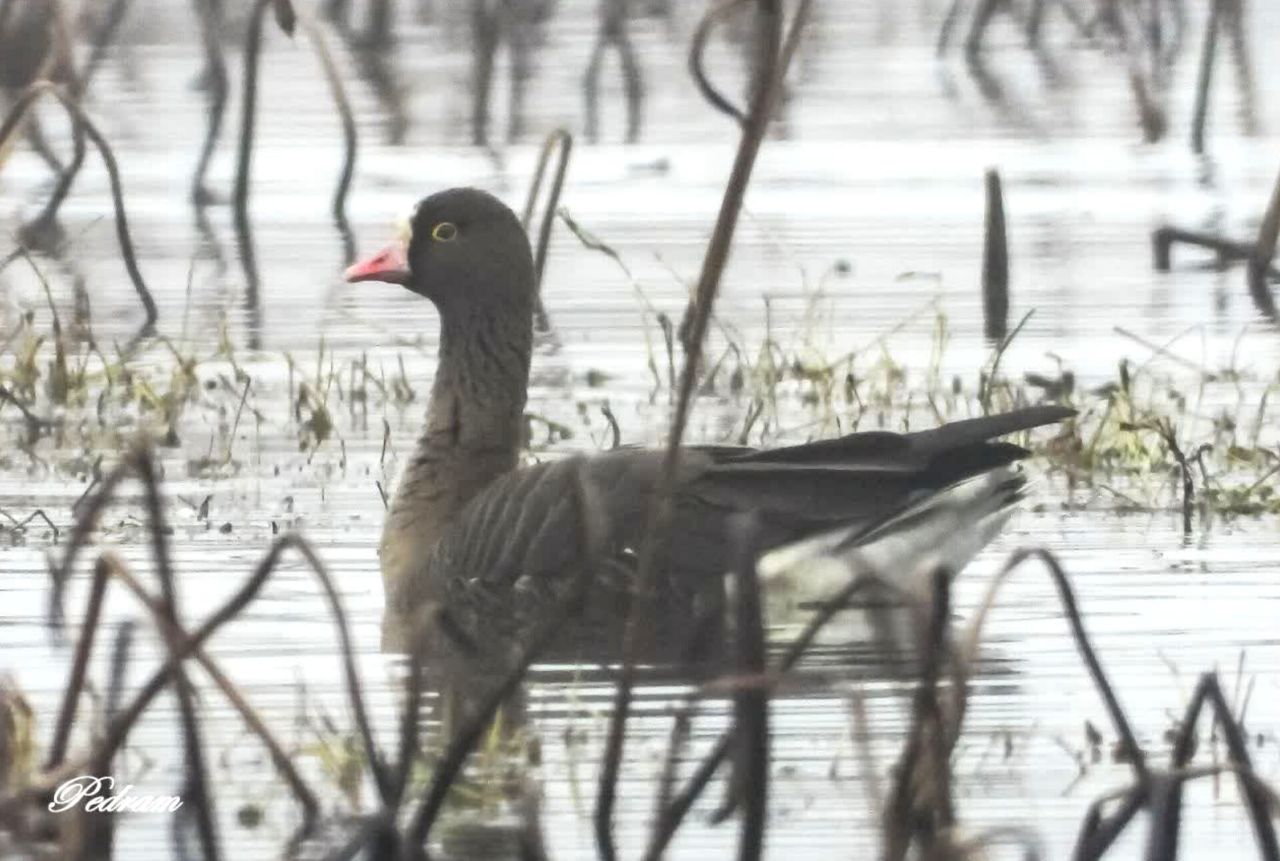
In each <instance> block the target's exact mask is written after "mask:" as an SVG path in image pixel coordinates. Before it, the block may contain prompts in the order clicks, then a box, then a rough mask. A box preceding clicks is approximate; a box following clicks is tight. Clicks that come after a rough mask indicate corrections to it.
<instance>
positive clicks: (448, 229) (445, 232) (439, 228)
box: [431, 221, 458, 242]
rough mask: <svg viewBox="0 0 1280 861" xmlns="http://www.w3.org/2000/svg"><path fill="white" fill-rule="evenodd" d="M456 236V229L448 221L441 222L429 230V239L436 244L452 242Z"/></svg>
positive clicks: (455, 226)
mask: <svg viewBox="0 0 1280 861" xmlns="http://www.w3.org/2000/svg"><path fill="white" fill-rule="evenodd" d="M457 236H458V227H457V225H455V224H453V223H452V222H449V221H442V222H440V223H439V224H437V225H436V226H435V227H433V228H431V238H432V239H434V240H436V241H437V242H452V241H453V240H454V239H456V238H457Z"/></svg>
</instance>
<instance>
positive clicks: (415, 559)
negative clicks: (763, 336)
mask: <svg viewBox="0 0 1280 861" xmlns="http://www.w3.org/2000/svg"><path fill="white" fill-rule="evenodd" d="M411 226H412V232H411V235H410V236H408V237H405V238H404V239H403V240H402V241H401V242H400V243H399V245H396V246H392V247H390V248H388V249H387V250H386V251H384V252H382V253H380V254H379V255H376V256H375V257H374V258H371V259H370V260H369V261H367V262H365V263H360V264H357V265H356V266H353V267H352V268H351V269H350V270H348V273H347V277H348V279H349V280H352V281H365V280H385V281H391V282H394V283H400V284H403V285H404V286H406V287H408V288H409V289H410V290H412V291H414V292H416V293H418V294H420V295H422V296H424V297H426V298H428V299H430V300H431V301H432V302H434V303H435V305H436V307H437V308H438V309H439V312H440V319H441V339H440V361H439V366H438V371H437V374H436V380H435V383H434V386H433V388H432V392H431V404H430V407H429V409H428V413H427V427H426V430H425V432H424V434H423V437H422V439H421V440H420V442H419V443H418V448H417V451H416V453H415V455H414V457H413V459H412V460H411V461H410V463H409V465H408V466H407V468H406V471H405V474H404V477H403V478H402V480H401V483H400V487H399V490H398V492H397V494H396V499H395V502H394V504H393V506H392V508H391V512H390V514H389V516H388V518H387V522H386V526H385V529H384V533H383V539H382V544H381V549H380V553H381V557H382V560H381V561H382V570H383V577H384V580H385V583H386V588H387V593H388V606H389V608H391V609H393V610H395V611H398V612H407V611H410V610H412V609H413V608H414V607H416V606H418V605H420V604H421V603H422V602H426V601H434V602H439V603H441V604H442V605H443V606H444V607H445V608H446V609H447V610H448V612H449V614H450V617H451V618H452V619H453V620H454V621H455V622H456V623H457V624H458V625H459V627H461V628H462V629H463V630H464V631H466V632H468V633H471V634H473V635H476V636H485V637H487V636H489V634H490V632H495V631H496V632H501V633H508V634H518V633H519V632H520V631H521V630H524V629H525V628H526V627H527V626H528V625H529V624H530V623H531V622H533V621H535V620H537V619H538V618H540V617H541V615H542V614H543V613H544V612H545V610H546V609H547V608H548V607H550V606H552V605H553V604H554V603H555V602H556V601H558V600H559V599H560V598H561V597H562V596H563V595H564V594H565V591H566V589H567V587H568V584H569V580H570V577H571V572H573V571H575V570H576V569H577V563H578V562H579V561H580V560H579V558H578V554H579V552H580V551H579V548H578V544H577V540H576V536H577V534H578V531H577V530H578V526H577V522H576V515H575V508H574V503H573V492H572V489H573V481H574V478H573V472H574V470H575V469H577V468H578V465H579V464H580V465H581V468H582V470H583V475H584V476H585V478H586V480H587V481H588V482H589V484H590V485H591V486H592V487H593V488H594V489H595V491H596V495H597V496H598V497H599V500H600V505H601V507H602V508H603V509H604V511H603V515H604V516H603V518H602V521H603V522H604V523H605V524H607V526H606V532H607V534H606V536H605V538H606V545H607V549H608V551H609V553H608V562H607V564H605V565H603V566H600V567H601V568H602V570H600V571H597V572H594V574H595V578H596V583H597V587H598V588H597V589H596V590H595V595H594V596H593V600H592V603H591V608H592V613H593V614H595V615H597V616H598V617H599V618H600V620H601V621H603V622H604V623H605V624H604V625H603V626H602V629H608V630H612V631H614V632H617V631H619V630H620V629H621V626H620V625H618V624H616V622H617V621H618V620H617V619H616V618H614V619H613V623H612V624H609V620H610V615H611V614H615V615H616V614H617V613H620V612H621V607H622V606H624V605H625V598H626V595H627V591H628V588H629V585H630V575H631V573H632V571H633V568H634V565H633V562H634V559H635V553H636V550H637V548H638V543H639V541H640V540H641V538H642V531H643V528H644V524H645V519H646V518H645V515H646V512H647V510H648V506H649V502H650V495H651V494H652V492H653V490H654V486H655V482H656V480H657V476H658V474H659V471H660V469H661V460H662V452H661V451H660V450H654V449H640V448H620V449H616V450H614V451H611V452H607V453H602V454H597V455H592V456H590V457H586V458H575V459H574V460H573V461H556V462H551V463H543V464H539V465H537V466H533V467H525V468H517V464H518V456H519V450H520V444H521V432H522V416H523V412H524V406H525V400H526V396H527V392H526V387H527V384H528V373H529V360H530V355H531V352H532V343H533V341H532V322H531V321H532V313H533V304H534V297H535V290H536V288H535V284H534V275H533V264H532V260H531V257H530V253H529V245H528V241H527V239H526V238H525V235H524V232H523V231H522V230H521V228H520V224H519V222H518V221H517V219H516V217H515V216H514V214H513V213H512V212H511V211H510V210H509V209H508V208H507V207H506V206H504V205H503V204H502V203H501V202H499V201H498V200H497V199H495V198H493V197H491V196H490V195H488V194H486V193H484V192H481V191H477V190H474V189H453V190H449V191H444V192H440V193H438V194H434V195H432V196H430V197H428V198H426V199H424V200H423V201H422V202H421V203H420V204H419V205H418V208H417V210H416V212H415V214H414V217H413V220H412V225H411ZM1071 414H1072V413H1071V410H1068V409H1066V408H1063V407H1057V406H1038V407H1029V408H1026V409H1021V410H1017V411H1014V412H1010V413H1005V414H1002V415H996V416H988V417H984V418H977V419H969V420H965V421H959V422H953V423H951V424H948V425H944V426H942V427H939V428H935V429H932V430H927V431H921V432H917V433H911V434H895V433H888V432H880V431H876V432H869V433H856V434H850V435H848V436H845V437H841V438H839V439H831V440H823V441H819V442H814V443H809V444H805V445H798V446H791V447H787V448H778V449H771V450H754V449H748V448H735V447H718V446H702V447H699V446H694V447H690V448H688V449H687V451H686V452H685V453H684V455H683V458H682V465H681V472H680V476H679V480H678V482H677V487H676V491H675V508H676V514H675V517H674V519H673V526H672V529H671V532H670V534H669V535H667V536H666V537H665V540H664V541H663V544H662V550H661V552H660V554H659V558H660V563H661V566H662V570H663V572H664V578H663V581H662V582H663V586H664V588H663V597H664V598H665V599H666V600H665V603H666V605H667V607H668V608H669V612H668V613H667V614H666V615H665V616H664V618H667V619H669V620H670V619H673V618H676V617H680V616H688V615H689V614H690V613H696V612H697V609H698V607H699V605H700V601H702V600H703V598H704V597H705V596H706V595H712V596H714V595H716V594H717V593H718V589H719V581H720V576H719V575H721V574H722V573H723V572H724V570H725V564H726V560H727V558H728V557H727V550H728V548H727V547H726V535H725V528H724V527H725V524H726V522H727V519H728V518H729V517H730V516H731V515H733V514H734V513H736V512H741V511H753V512H755V513H756V514H757V515H758V518H759V522H760V524H761V527H760V528H761V531H762V534H761V536H760V539H761V540H760V546H761V547H762V548H765V549H768V548H772V547H777V546H779V545H782V544H784V543H786V542H792V541H796V540H798V539H804V538H807V537H810V536H814V535H815V534H822V533H827V532H833V531H834V532H833V534H836V535H837V539H838V543H840V544H841V545H843V546H853V545H856V544H857V543H858V542H859V541H860V540H862V539H863V537H864V536H868V535H875V536H877V537H881V536H882V534H883V533H885V532H890V531H893V530H894V529H897V528H898V526H897V525H898V524H903V526H902V528H903V529H906V528H909V527H908V526H907V524H910V523H911V521H912V520H913V518H914V519H915V520H919V519H920V518H925V517H933V516H934V513H933V512H934V510H935V509H937V508H938V500H940V499H945V494H946V493H947V492H950V491H949V489H952V488H954V487H956V486H957V485H958V484H960V483H962V482H965V481H966V480H967V479H971V478H974V477H978V476H991V477H992V479H993V480H991V481H989V482H987V483H986V484H981V485H979V486H978V487H977V490H976V491H974V490H972V489H971V490H970V492H969V495H968V496H967V497H965V499H964V503H963V504H964V505H965V506H967V507H971V508H975V509H980V510H979V511H975V513H974V514H973V518H974V520H975V523H976V519H977V518H978V517H980V516H982V517H985V516H986V515H1000V513H1001V512H1003V511H1004V510H1005V509H1006V508H1007V507H1008V506H1009V505H1010V504H1012V503H1013V502H1014V501H1015V500H1016V499H1017V498H1018V496H1019V490H1020V488H1021V485H1022V479H1021V478H1020V476H1018V475H1016V474H1014V473H1012V472H1009V471H1008V470H1007V469H1005V468H1006V467H1007V466H1008V465H1009V464H1011V463H1013V462H1014V461H1016V460H1018V459H1020V458H1022V457H1024V456H1026V454H1027V452H1026V451H1025V450H1024V449H1022V448H1020V447H1018V446H1016V445H1012V444H1009V443H1005V442H998V441H995V442H993V441H992V439H993V438H994V437H999V436H1003V435H1006V434H1010V433H1015V432H1017V431H1022V430H1026V429H1028V428H1034V427H1037V426H1040V425H1045V424H1051V423H1053V422H1057V421H1061V420H1062V419H1064V418H1066V417H1067V416H1069V415H1071ZM975 492H976V493H977V494H978V497H977V498H978V502H979V504H977V505H974V493H975ZM965 522H966V523H967V522H968V521H965ZM1002 522H1003V520H1002V519H1000V518H997V520H996V521H995V528H998V526H999V524H1000V523H1002ZM975 528H976V526H975ZM984 536H985V537H984V539H983V540H985V538H986V537H989V534H987V533H984ZM960 562H961V563H962V562H963V560H960Z"/></svg>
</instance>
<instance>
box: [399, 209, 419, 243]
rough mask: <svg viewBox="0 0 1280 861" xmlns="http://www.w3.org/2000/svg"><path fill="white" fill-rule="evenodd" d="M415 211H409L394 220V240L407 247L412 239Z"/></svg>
mask: <svg viewBox="0 0 1280 861" xmlns="http://www.w3.org/2000/svg"><path fill="white" fill-rule="evenodd" d="M414 214H415V213H412V212H411V213H409V214H408V215H406V216H404V217H403V218H401V219H400V220H399V221H397V222H396V240H397V241H398V242H400V243H401V244H402V245H404V247H405V248H408V247H409V243H411V242H412V241H413V216H414Z"/></svg>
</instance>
